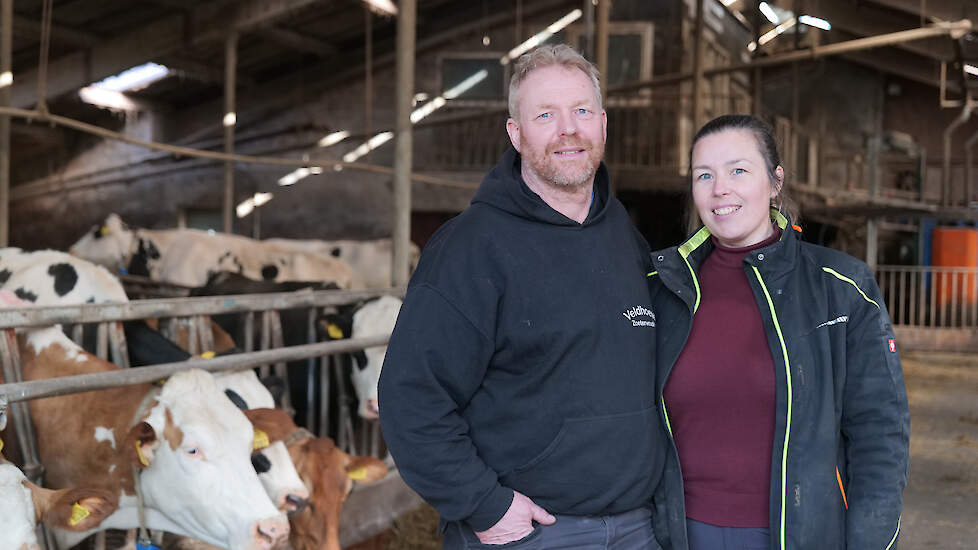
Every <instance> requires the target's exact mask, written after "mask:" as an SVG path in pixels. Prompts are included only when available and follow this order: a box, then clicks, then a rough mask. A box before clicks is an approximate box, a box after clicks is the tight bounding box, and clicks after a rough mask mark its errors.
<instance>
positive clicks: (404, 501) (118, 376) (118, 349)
mask: <svg viewBox="0 0 978 550" xmlns="http://www.w3.org/2000/svg"><path fill="white" fill-rule="evenodd" d="M385 294H389V295H396V296H403V294H404V289H399V288H395V289H389V290H386V291H345V290H323V291H298V292H282V293H268V294H244V295H229V296H202V297H181V298H163V299H147V300H135V301H131V302H127V303H104V304H84V305H71V306H44V307H38V306H31V307H24V308H16V309H0V362H2V366H3V377H4V382H5V383H4V384H0V410H3V411H5V413H6V416H7V418H8V419H10V420H11V421H12V423H13V425H14V427H15V429H16V431H17V442H18V444H19V446H20V449H21V452H22V455H23V457H22V464H24V467H23V470H24V473H25V475H26V476H27V477H28V478H29V479H31V480H32V481H33V482H34V483H37V484H39V485H42V484H43V477H44V469H43V466H42V465H41V463H40V459H39V456H38V450H37V443H36V437H35V434H34V429H33V427H34V423H33V421H32V419H31V416H30V409H29V407H28V406H27V403H26V402H27V401H28V400H31V399H39V398H44V397H55V396H60V395H68V394H73V393H80V392H86V391H96V390H102V389H108V388H115V387H120V386H129V385H135V384H143V383H150V382H155V381H158V380H162V379H165V378H167V377H169V376H172V375H173V374H175V373H178V372H181V371H184V370H188V369H193V368H197V369H202V370H206V371H209V372H217V371H225V370H243V369H248V368H257V369H259V372H260V373H261V374H262V375H267V374H270V373H274V374H275V375H277V376H279V377H280V378H281V379H282V380H283V381H284V382H285V385H286V388H285V392H284V396H283V397H284V399H283V408H284V409H285V410H286V411H288V412H290V413H292V412H293V410H292V403H291V402H290V401H289V397H288V396H289V395H290V393H291V392H290V391H289V382H288V381H289V376H288V367H287V363H288V362H292V361H301V360H306V363H305V364H306V365H307V367H308V369H307V380H306V383H307V388H306V389H307V391H306V396H305V397H306V403H305V405H306V416H305V423H306V425H307V427H309V428H310V429H312V427H313V426H315V425H316V422H317V421H318V429H314V430H313V431H314V432H318V435H320V436H325V435H328V434H327V433H326V432H327V430H328V429H329V426H330V415H331V414H332V410H333V409H332V408H331V407H332V405H333V403H331V399H330V385H331V384H335V389H336V390H337V391H336V395H337V401H338V403H337V404H336V405H337V406H336V408H335V410H336V412H337V418H336V444H337V446H338V447H339V448H341V449H343V450H344V451H346V452H348V453H350V454H360V455H368V454H369V455H370V456H375V457H377V456H379V454H380V450H381V448H382V443H381V441H380V430H379V426H378V423H377V422H376V421H362V420H361V421H359V422H357V423H358V424H359V427H360V430H359V431H360V433H359V434H358V433H357V431H358V430H356V429H355V426H354V424H355V420H358V419H355V418H354V415H352V414H351V413H350V411H349V406H348V403H349V400H350V396H349V395H348V392H347V391H346V386H345V383H344V381H343V378H342V373H341V372H340V365H339V364H338V362H337V361H335V359H336V357H337V355H338V354H343V353H348V352H352V351H356V350H362V349H365V348H368V347H375V346H381V345H385V344H386V343H387V341H388V339H389V338H390V336H389V335H382V336H373V337H368V338H348V339H343V340H334V341H329V342H317V341H316V339H317V330H316V326H315V323H316V320H317V311H319V310H320V309H321V308H327V307H333V306H343V305H350V304H356V303H358V302H360V301H363V300H367V299H371V298H375V297H378V296H381V295H385ZM290 309H305V310H306V315H305V326H304V328H305V336H306V341H307V342H308V343H306V344H303V345H295V346H288V347H283V346H282V344H283V333H282V326H281V316H280V312H281V311H283V310H290ZM224 314H240V315H243V316H244V322H243V327H244V328H243V332H244V337H243V340H244V342H243V346H242V347H243V349H244V350H245V351H244V352H243V353H237V354H233V355H224V356H219V357H214V358H211V359H203V358H198V357H194V358H191V359H189V360H187V361H182V362H177V363H166V364H160V365H154V366H145V367H139V368H123V369H120V370H117V371H110V372H100V373H91V374H81V375H73V376H63V377H58V378H49V379H43V380H33V381H24V380H23V378H22V373H21V362H20V357H19V352H18V345H17V336H16V329H18V328H29V327H45V326H51V325H54V324H63V325H70V327H69V328H68V333H69V334H70V335H71V336H72V339H73V340H75V341H76V342H79V343H80V342H81V341H82V339H83V338H84V325H86V324H96V331H95V351H96V355H98V356H99V357H101V358H103V359H106V360H109V361H111V362H113V363H115V364H117V365H119V366H121V367H128V366H129V360H128V352H127V343H126V339H125V333H124V330H123V324H122V322H123V321H131V320H146V319H154V318H155V319H160V320H161V321H160V328H161V332H163V333H164V334H165V333H167V332H169V333H171V334H172V333H174V332H175V331H178V330H186V331H187V336H188V338H187V347H188V348H189V349H188V352H189V353H191V354H197V353H200V352H202V351H206V350H207V349H209V348H211V347H212V346H213V341H212V340H211V334H212V333H211V331H210V327H209V320H208V318H207V316H211V315H224ZM256 314H260V315H261V317H260V319H259V320H258V323H260V324H259V325H258V327H259V329H260V330H259V331H258V332H259V333H258V337H257V340H258V342H257V344H258V345H259V347H260V348H261V349H260V350H255V349H254V348H255V344H256V341H255V340H256V338H255V333H256V331H255V327H256V319H255V315H256ZM331 359H333V360H331ZM317 360H319V365H318V366H319V369H318V370H319V376H318V377H317V376H316V374H315V373H316V370H317V369H315V367H316V366H317ZM316 385H318V386H319V393H320V400H319V402H320V403H319V407H318V411H317V410H316V407H315V404H314V401H315V399H314V398H315V391H314V390H315V386H316ZM317 413H318V414H317ZM388 477H389V478H391V479H389V480H387V481H386V482H378V487H382V488H378V489H377V490H376V491H375V492H376V493H377V494H378V496H377V497H375V498H371V499H370V501H371V502H373V501H374V500H378V499H386V504H387V506H388V507H391V508H392V509H391V510H390V511H388V512H386V513H387V514H388V516H389V518H393V517H394V516H395V515H397V513H400V512H403V511H404V510H406V509H408V508H409V507H410V506H414V505H417V501H416V500H415V499H416V497H415V498H407V497H404V496H403V495H400V496H398V493H399V492H401V489H400V488H401V487H403V482H401V481H400V478H399V476H398V475H397V473H396V471H393V472H391V473H390V474H389V476H388ZM381 494H382V495H384V496H382V497H381V496H380V495H381ZM392 495H393V496H392ZM353 508H354V509H356V507H355V506H354V507H353ZM365 509H369V508H365ZM358 516H363V512H362V511H361V512H360V513H359V514H358ZM368 523H370V525H369V526H355V528H354V529H353V530H352V532H350V533H349V534H348V535H347V536H346V537H344V538H347V539H348V540H350V541H351V542H352V541H356V540H362V538H365V536H370V535H372V534H376V532H377V530H378V528H379V526H380V525H381V523H378V522H377V521H376V520H371V521H369V522H368ZM42 534H43V535H44V536H45V537H46V542H47V544H46V546H47V548H49V549H53V548H55V545H54V543H53V538H52V537H51V536H50V533H49V532H48V531H47V530H43V533H42ZM104 540H105V537H104V532H102V534H101V535H100V536H99V537H98V539H96V542H95V544H96V547H98V548H103V547H104Z"/></svg>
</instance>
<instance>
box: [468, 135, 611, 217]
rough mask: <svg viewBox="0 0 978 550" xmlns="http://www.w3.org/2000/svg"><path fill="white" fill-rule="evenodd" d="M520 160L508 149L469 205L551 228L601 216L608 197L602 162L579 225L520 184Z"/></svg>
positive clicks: (521, 180) (524, 183) (607, 185)
mask: <svg viewBox="0 0 978 550" xmlns="http://www.w3.org/2000/svg"><path fill="white" fill-rule="evenodd" d="M521 161H522V157H521V156H520V154H519V153H517V152H516V149H514V148H513V147H512V146H510V147H509V149H508V150H507V151H506V153H505V154H504V155H503V157H502V159H500V160H499V163H498V164H497V165H496V166H495V168H493V169H492V170H490V171H489V173H488V174H486V177H485V178H484V179H483V180H482V184H481V185H479V190H478V191H476V193H475V197H473V198H472V204H478V203H484V204H486V205H488V206H490V207H492V208H496V209H499V210H502V211H504V212H507V213H509V214H512V215H514V216H519V217H521V218H525V219H529V220H534V221H539V222H543V223H548V224H552V225H568V226H578V225H582V226H587V225H591V224H593V223H596V222H597V221H599V220H600V219H601V218H602V217H604V215H605V213H606V211H607V209H608V204H609V201H608V197H609V195H610V184H609V181H610V180H609V177H608V169H607V168H606V167H605V165H604V162H602V163H601V164H599V165H598V169H597V170H596V171H595V174H594V183H593V184H592V189H593V195H592V199H591V208H590V210H589V211H588V215H587V218H586V219H585V220H584V223H583V224H578V223H577V222H576V221H574V220H572V219H570V218H568V217H567V216H565V215H563V214H561V213H560V212H557V211H556V210H554V209H553V208H551V207H550V205H549V204H547V203H546V202H544V200H543V199H542V198H540V195H537V194H536V193H534V192H533V191H532V190H530V188H529V187H528V186H527V185H526V182H524V181H523V175H522V172H521V166H522V165H521Z"/></svg>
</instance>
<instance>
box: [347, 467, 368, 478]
mask: <svg viewBox="0 0 978 550" xmlns="http://www.w3.org/2000/svg"><path fill="white" fill-rule="evenodd" d="M346 475H347V476H348V477H349V478H350V479H352V480H354V481H363V480H364V479H367V468H365V467H363V466H360V467H359V468H356V469H354V470H350V471H349V472H347V473H346Z"/></svg>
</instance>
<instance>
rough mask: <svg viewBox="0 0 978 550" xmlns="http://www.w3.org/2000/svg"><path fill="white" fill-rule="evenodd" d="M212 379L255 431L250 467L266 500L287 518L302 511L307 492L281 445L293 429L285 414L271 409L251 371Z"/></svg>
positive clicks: (268, 396) (307, 495)
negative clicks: (252, 467) (285, 514)
mask: <svg viewBox="0 0 978 550" xmlns="http://www.w3.org/2000/svg"><path fill="white" fill-rule="evenodd" d="M214 378H215V380H216V381H217V385H218V388H219V389H222V390H223V391H224V394H225V395H227V396H228V398H229V399H230V401H231V403H233V404H234V405H235V406H236V407H238V408H239V409H241V410H243V411H244V413H245V416H247V417H248V420H249V421H251V424H252V426H253V427H254V429H255V443H254V446H253V447H254V452H253V454H252V455H251V463H252V465H253V466H254V467H255V472H257V473H258V479H259V480H260V481H261V483H262V486H264V487H265V491H266V492H267V493H268V496H269V497H271V499H272V502H273V503H275V505H276V506H277V507H278V509H279V510H281V511H283V512H285V513H287V514H292V513H295V512H297V511H299V510H301V509H302V508H303V507H305V505H306V501H307V500H308V498H309V490H308V489H307V488H306V486H305V484H303V483H302V480H301V479H300V478H299V474H298V472H296V469H295V465H294V464H293V463H292V458H291V457H290V456H289V451H288V450H287V449H286V447H285V442H284V441H285V439H286V438H287V437H288V436H289V434H290V433H292V430H293V427H294V426H295V425H294V424H293V423H292V419H291V418H289V416H288V415H287V414H286V413H285V411H282V410H278V409H275V408H274V407H275V402H274V400H273V399H272V395H271V393H269V391H268V390H267V389H266V388H265V386H264V385H263V384H262V383H261V382H260V381H259V380H258V377H257V376H256V375H255V372H254V371H252V370H245V371H241V372H228V373H220V374H218V375H215V377H214Z"/></svg>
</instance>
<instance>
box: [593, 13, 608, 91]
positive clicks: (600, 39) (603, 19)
mask: <svg viewBox="0 0 978 550" xmlns="http://www.w3.org/2000/svg"><path fill="white" fill-rule="evenodd" d="M596 19H597V21H596V23H597V25H596V28H595V31H596V32H595V38H594V61H595V65H597V66H598V71H599V72H600V73H601V89H602V90H601V91H602V92H604V90H607V89H608V25H609V20H610V19H611V0H599V1H598V13H597V18H596Z"/></svg>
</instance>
